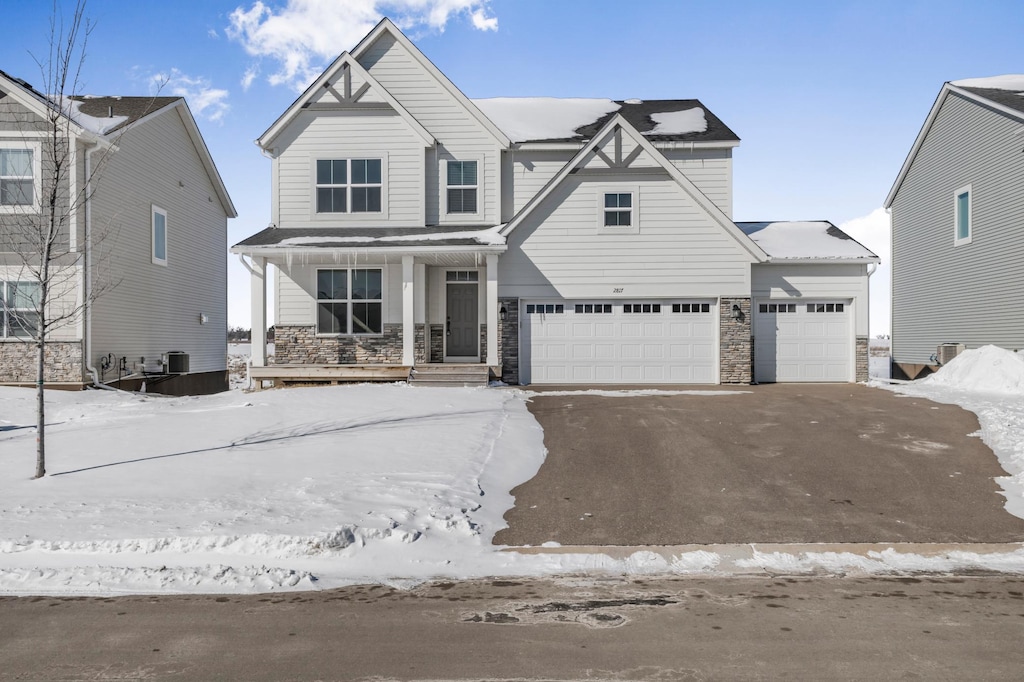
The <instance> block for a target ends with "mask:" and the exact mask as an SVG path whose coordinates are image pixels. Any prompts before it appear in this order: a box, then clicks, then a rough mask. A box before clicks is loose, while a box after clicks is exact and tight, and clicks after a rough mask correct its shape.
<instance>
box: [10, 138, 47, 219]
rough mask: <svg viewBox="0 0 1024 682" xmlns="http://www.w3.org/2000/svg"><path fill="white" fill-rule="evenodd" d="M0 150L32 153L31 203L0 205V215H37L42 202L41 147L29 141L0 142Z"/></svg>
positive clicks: (37, 143)
mask: <svg viewBox="0 0 1024 682" xmlns="http://www.w3.org/2000/svg"><path fill="white" fill-rule="evenodd" d="M0 149H12V150H18V151H21V150H28V151H30V152H32V203H31V204H0V213H22V212H28V213H38V212H39V210H40V204H41V202H42V196H43V192H42V187H41V186H40V185H41V184H42V166H43V164H42V159H41V158H40V157H41V155H42V145H40V143H39V142H34V141H31V140H0Z"/></svg>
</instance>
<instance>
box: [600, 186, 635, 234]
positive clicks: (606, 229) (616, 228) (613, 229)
mask: <svg viewBox="0 0 1024 682" xmlns="http://www.w3.org/2000/svg"><path fill="white" fill-rule="evenodd" d="M595 190H596V191H597V201H596V203H597V216H596V218H595V220H596V222H597V233H598V234H639V233H640V186H639V185H622V184H614V185H597V186H595ZM607 194H629V195H630V204H631V206H630V208H629V211H630V217H629V222H630V224H629V225H605V224H604V218H605V215H604V214H605V205H604V202H605V195H607ZM619 212H620V213H621V212H624V211H619Z"/></svg>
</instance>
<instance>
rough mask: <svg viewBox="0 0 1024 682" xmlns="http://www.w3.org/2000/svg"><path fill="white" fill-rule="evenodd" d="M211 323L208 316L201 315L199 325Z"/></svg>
mask: <svg viewBox="0 0 1024 682" xmlns="http://www.w3.org/2000/svg"><path fill="white" fill-rule="evenodd" d="M209 321H210V318H209V317H208V316H207V315H206V313H199V324H206V323H207V322H209Z"/></svg>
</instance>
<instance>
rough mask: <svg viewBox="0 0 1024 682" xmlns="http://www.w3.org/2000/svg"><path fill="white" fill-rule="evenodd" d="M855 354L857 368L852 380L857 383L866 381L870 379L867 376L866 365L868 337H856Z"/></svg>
mask: <svg viewBox="0 0 1024 682" xmlns="http://www.w3.org/2000/svg"><path fill="white" fill-rule="evenodd" d="M856 353H857V355H856V361H857V363H856V365H857V366H856V369H855V371H854V377H853V380H854V381H857V382H861V381H867V380H868V379H869V378H870V377H869V375H868V363H869V357H870V355H869V354H870V351H869V350H868V337H866V336H858V337H857V348H856Z"/></svg>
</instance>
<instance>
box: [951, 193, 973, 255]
mask: <svg viewBox="0 0 1024 682" xmlns="http://www.w3.org/2000/svg"><path fill="white" fill-rule="evenodd" d="M953 196H954V200H953V201H954V211H955V216H954V221H955V222H956V235H955V237H954V239H953V244H954V245H957V244H970V243H971V237H972V234H971V229H972V226H971V218H972V216H971V186H970V185H968V186H967V187H961V188H960V189H958V190H957V191H956V192H954V193H953Z"/></svg>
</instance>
